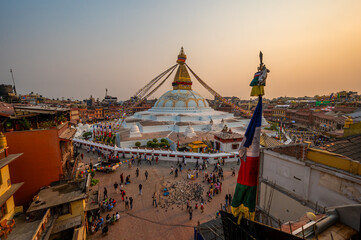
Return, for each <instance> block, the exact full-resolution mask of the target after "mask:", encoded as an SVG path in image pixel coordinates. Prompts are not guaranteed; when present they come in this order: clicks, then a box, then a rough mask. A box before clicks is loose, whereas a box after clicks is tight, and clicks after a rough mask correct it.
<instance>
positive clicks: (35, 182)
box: [0, 106, 76, 208]
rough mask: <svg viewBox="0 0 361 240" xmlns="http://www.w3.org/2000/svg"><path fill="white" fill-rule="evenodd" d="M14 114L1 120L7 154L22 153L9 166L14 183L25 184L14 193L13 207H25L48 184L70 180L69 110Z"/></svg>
mask: <svg viewBox="0 0 361 240" xmlns="http://www.w3.org/2000/svg"><path fill="white" fill-rule="evenodd" d="M13 111H14V112H13V114H11V115H9V116H8V117H0V118H1V121H2V124H0V128H1V129H2V130H3V131H5V136H6V138H7V141H8V145H9V153H12V154H16V153H23V155H22V156H20V157H19V159H18V160H17V161H14V162H12V163H10V173H11V176H12V178H13V180H14V181H15V182H24V185H23V187H22V190H21V191H18V192H16V193H15V203H16V205H24V207H25V208H27V207H28V204H29V202H30V201H31V199H32V198H33V196H34V195H35V194H36V193H37V191H38V190H39V189H40V188H41V187H43V186H47V185H49V184H50V183H51V182H54V181H59V180H61V179H63V178H68V177H71V172H72V170H73V168H74V166H73V146H72V138H73V136H74V134H75V132H76V130H75V129H73V128H70V123H69V119H70V110H69V109H64V108H52V107H37V106H35V107H34V106H14V110H13Z"/></svg>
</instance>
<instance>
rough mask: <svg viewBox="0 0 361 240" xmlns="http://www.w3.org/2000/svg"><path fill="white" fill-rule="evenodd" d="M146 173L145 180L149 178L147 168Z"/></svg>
mask: <svg viewBox="0 0 361 240" xmlns="http://www.w3.org/2000/svg"><path fill="white" fill-rule="evenodd" d="M144 175H145V180H148V171H147V170H145V173H144Z"/></svg>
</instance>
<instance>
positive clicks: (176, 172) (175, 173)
mask: <svg viewBox="0 0 361 240" xmlns="http://www.w3.org/2000/svg"><path fill="white" fill-rule="evenodd" d="M176 177H178V168H176V169H175V171H174V178H176Z"/></svg>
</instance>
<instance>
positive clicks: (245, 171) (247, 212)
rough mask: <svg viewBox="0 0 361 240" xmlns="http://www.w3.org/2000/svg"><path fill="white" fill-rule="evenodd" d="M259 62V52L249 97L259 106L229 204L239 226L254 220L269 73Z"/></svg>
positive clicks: (243, 147) (246, 137) (241, 151)
mask: <svg viewBox="0 0 361 240" xmlns="http://www.w3.org/2000/svg"><path fill="white" fill-rule="evenodd" d="M262 60H263V54H262V52H260V66H259V67H258V72H257V73H256V74H255V75H254V78H253V80H252V82H251V84H250V86H252V92H251V96H258V104H257V106H256V109H255V111H254V113H253V115H252V118H251V120H250V122H249V124H248V127H247V130H246V133H245V134H244V138H243V141H242V143H241V145H240V149H239V156H240V157H241V158H242V160H241V166H240V168H239V171H238V177H237V184H236V189H235V192H234V195H233V199H232V204H231V211H232V214H233V215H234V216H235V217H237V218H238V224H239V223H240V221H241V219H242V218H243V217H244V218H247V219H250V220H254V218H255V209H256V198H257V184H258V173H259V149H260V138H261V126H262V96H263V95H264V86H266V78H267V73H268V72H269V70H268V69H267V68H266V66H265V65H264V63H263V61H262Z"/></svg>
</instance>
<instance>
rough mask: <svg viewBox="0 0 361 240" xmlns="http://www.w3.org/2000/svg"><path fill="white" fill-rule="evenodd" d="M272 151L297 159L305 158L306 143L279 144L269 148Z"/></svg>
mask: <svg viewBox="0 0 361 240" xmlns="http://www.w3.org/2000/svg"><path fill="white" fill-rule="evenodd" d="M270 150H272V151H274V152H277V153H281V154H285V155H287V156H291V157H295V158H297V159H301V160H305V158H306V156H307V145H306V144H297V145H288V146H280V147H275V148H272V149H270Z"/></svg>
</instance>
